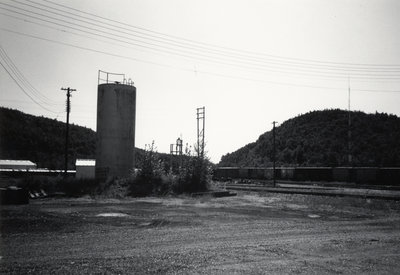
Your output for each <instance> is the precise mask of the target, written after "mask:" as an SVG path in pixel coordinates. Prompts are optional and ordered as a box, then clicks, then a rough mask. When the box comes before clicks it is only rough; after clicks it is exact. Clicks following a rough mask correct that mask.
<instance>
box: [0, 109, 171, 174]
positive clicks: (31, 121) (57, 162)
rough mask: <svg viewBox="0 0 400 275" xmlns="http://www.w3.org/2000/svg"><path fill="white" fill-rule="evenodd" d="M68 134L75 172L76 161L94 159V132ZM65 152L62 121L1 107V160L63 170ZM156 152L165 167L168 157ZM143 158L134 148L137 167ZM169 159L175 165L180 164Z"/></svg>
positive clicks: (73, 128)
mask: <svg viewBox="0 0 400 275" xmlns="http://www.w3.org/2000/svg"><path fill="white" fill-rule="evenodd" d="M69 133H70V134H69V152H68V169H75V160H76V159H78V158H83V159H95V155H96V132H95V131H93V130H91V129H89V128H85V127H82V126H78V125H73V124H72V125H70V131H69ZM150 142H151V141H150ZM64 152H65V123H64V122H60V121H57V120H54V119H49V118H45V117H37V116H32V115H28V114H25V113H23V112H20V111H17V110H12V109H7V108H4V107H0V159H14V160H30V161H33V162H34V163H36V164H37V165H38V167H40V168H49V169H64V166H65V165H64V162H65V157H64ZM155 153H156V154H157V156H158V157H159V159H160V160H161V161H163V162H164V163H165V165H166V167H167V168H168V167H169V165H170V164H171V156H170V155H169V154H162V153H157V152H155ZM143 156H144V150H143V149H139V148H135V159H136V166H137V167H138V166H140V163H141V161H142V159H143ZM172 160H173V163H174V164H176V163H177V162H178V161H179V159H178V158H176V157H174V158H173V159H172Z"/></svg>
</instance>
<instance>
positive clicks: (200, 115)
mask: <svg viewBox="0 0 400 275" xmlns="http://www.w3.org/2000/svg"><path fill="white" fill-rule="evenodd" d="M205 117H206V108H205V107H202V108H197V156H199V157H201V158H203V157H204V129H205Z"/></svg>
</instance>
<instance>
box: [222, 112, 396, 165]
mask: <svg viewBox="0 0 400 275" xmlns="http://www.w3.org/2000/svg"><path fill="white" fill-rule="evenodd" d="M350 129H351V139H350V140H351V143H350V144H351V155H352V162H351V163H349V162H348V152H349V151H348V112H347V111H343V110H338V109H336V110H324V111H313V112H309V113H307V114H304V115H300V116H298V117H295V118H293V119H289V120H287V121H285V122H284V123H282V124H281V125H280V126H278V127H277V128H276V159H277V165H285V166H348V165H351V166H397V167H398V166H400V118H399V117H397V116H394V115H388V114H384V113H376V114H366V113H363V112H351V127H350ZM272 144H273V139H272V131H270V132H266V133H264V134H262V135H261V136H260V137H259V138H258V140H257V141H256V142H254V143H250V144H247V145H246V146H244V147H242V148H240V149H239V150H237V151H235V152H233V153H229V154H226V155H224V156H223V157H222V158H221V161H220V163H219V166H254V167H259V166H263V167H264V166H272V153H273V146H272Z"/></svg>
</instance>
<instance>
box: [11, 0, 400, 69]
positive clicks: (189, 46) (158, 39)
mask: <svg viewBox="0 0 400 275" xmlns="http://www.w3.org/2000/svg"><path fill="white" fill-rule="evenodd" d="M12 1H13V2H16V3H20V4H23V5H26V6H30V7H33V8H36V9H39V10H42V11H45V12H51V13H52V14H57V15H60V16H63V17H66V18H70V16H68V15H65V14H62V13H61V14H60V13H55V12H54V11H49V10H48V9H43V8H38V7H36V6H32V5H29V4H26V3H21V2H20V1H17V0H12ZM26 1H27V2H30V3H34V4H36V5H40V6H43V7H46V8H50V9H54V10H57V11H60V12H64V13H66V14H69V15H72V16H74V17H75V19H74V20H78V21H80V22H84V23H89V24H92V25H95V26H98V27H101V28H105V29H108V30H112V31H118V32H121V33H124V34H128V35H133V36H135V37H138V38H143V39H148V40H151V41H154V42H160V43H167V44H169V45H173V46H177V47H181V48H186V49H192V50H197V51H198V50H201V51H202V52H203V51H206V52H209V53H212V54H217V55H223V56H229V57H231V58H239V59H240V57H246V58H247V59H248V60H252V61H254V62H263V61H264V59H263V58H260V57H253V56H246V55H241V54H238V53H235V54H232V53H229V52H226V51H222V50H218V49H214V48H207V47H204V46H201V45H195V46H193V45H192V44H188V43H187V42H185V41H183V42H182V41H179V42H177V41H175V40H172V39H166V38H165V37H161V36H155V35H149V34H147V33H143V32H138V31H136V30H132V28H130V29H129V28H125V27H121V26H117V25H114V24H107V23H105V22H103V21H100V20H97V19H93V18H90V17H85V16H80V15H77V14H75V13H72V12H68V11H65V10H61V9H57V8H54V7H50V6H47V5H44V4H41V3H38V2H35V1H32V0H26ZM54 4H56V3H54ZM61 6H63V5H61ZM64 7H66V6H64ZM92 16H94V15H93V14H92ZM80 18H84V19H88V20H91V21H94V22H98V23H100V24H103V25H99V24H93V23H91V22H88V21H87V20H81V19H80ZM112 21H113V20H112ZM120 24H122V23H120ZM109 26H112V27H116V28H117V29H113V28H109ZM120 29H123V30H127V31H129V33H127V32H122V31H120ZM137 33H139V34H140V35H138V34H137ZM143 35H144V36H143ZM268 62H269V63H271V64H281V65H282V64H284V63H282V61H280V62H278V61H276V60H272V59H269V60H268ZM286 62H287V64H290V65H292V66H298V65H299V64H300V65H301V64H303V65H307V66H310V67H314V68H318V67H316V66H317V65H316V64H307V63H294V62H290V63H289V62H288V61H286ZM343 65H346V64H343ZM318 66H321V65H318ZM346 66H348V65H346ZM325 67H329V68H331V69H343V67H338V66H333V65H325ZM346 69H347V70H349V71H352V70H355V68H351V67H347V68H346ZM370 69H371V68H357V70H370ZM399 69H400V65H399V66H397V68H393V67H389V68H380V71H382V70H383V71H393V70H396V71H399Z"/></svg>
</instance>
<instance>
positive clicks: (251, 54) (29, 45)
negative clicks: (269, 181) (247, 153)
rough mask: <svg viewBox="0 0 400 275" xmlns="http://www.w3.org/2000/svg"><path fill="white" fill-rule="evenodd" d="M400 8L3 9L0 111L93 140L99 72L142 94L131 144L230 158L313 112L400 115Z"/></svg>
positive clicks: (31, 2) (353, 2) (324, 1)
mask: <svg viewBox="0 0 400 275" xmlns="http://www.w3.org/2000/svg"><path fill="white" fill-rule="evenodd" d="M398 11H400V2H399V1H397V0H393V1H389V0H350V1H344V0H297V1H295V0H290V1H289V0H264V1H258V0H252V1H247V0H219V1H215V0H203V1H195V0H168V1H160V0H158V1H157V0H146V1H143V0H142V1H139V0H102V1H95V0H90V1H89V0H69V1H65V0H57V1H56V0H1V1H0V46H1V49H0V62H1V65H2V66H0V103H1V104H0V105H1V106H4V107H8V108H13V109H18V110H20V111H23V112H25V113H29V114H33V115H37V116H45V117H49V118H55V119H57V120H59V121H65V120H66V118H65V117H66V112H65V100H66V94H65V91H62V90H61V88H66V87H71V88H73V89H76V91H74V92H73V93H72V98H71V102H72V109H71V115H70V122H72V123H74V124H77V125H81V126H85V127H88V128H91V129H93V130H96V103H97V84H98V71H99V70H102V71H107V72H113V73H123V74H125V76H126V79H129V78H130V79H131V80H132V81H133V82H134V83H135V84H134V85H135V87H136V88H137V106H136V136H135V145H136V147H139V148H145V145H146V144H150V143H152V141H154V143H155V146H156V147H157V150H158V151H159V152H165V153H168V152H169V150H170V144H171V143H175V141H176V139H177V138H178V137H181V138H182V139H183V143H184V144H186V143H187V144H188V145H189V146H190V145H193V144H195V143H196V141H197V137H196V134H197V133H196V131H197V128H196V127H197V126H196V125H197V123H196V108H199V107H203V106H204V107H205V140H206V151H207V153H208V156H209V157H210V159H211V160H212V161H213V162H215V163H217V162H219V160H220V158H221V156H222V155H224V154H227V153H229V152H233V151H235V150H237V149H239V148H240V147H242V146H244V145H246V144H248V143H250V142H254V141H256V140H257V138H258V137H259V136H260V135H261V134H262V133H264V132H266V131H270V130H271V129H272V122H273V121H277V122H278V126H279V124H281V123H283V122H284V121H286V120H288V119H290V118H293V117H295V116H298V115H300V114H304V113H307V112H310V111H313V110H323V109H333V108H340V109H348V107H349V104H348V103H349V89H350V109H351V110H357V111H363V112H367V113H375V112H385V113H389V114H395V115H397V116H400V107H399V106H400V51H399V49H400V16H398Z"/></svg>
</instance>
